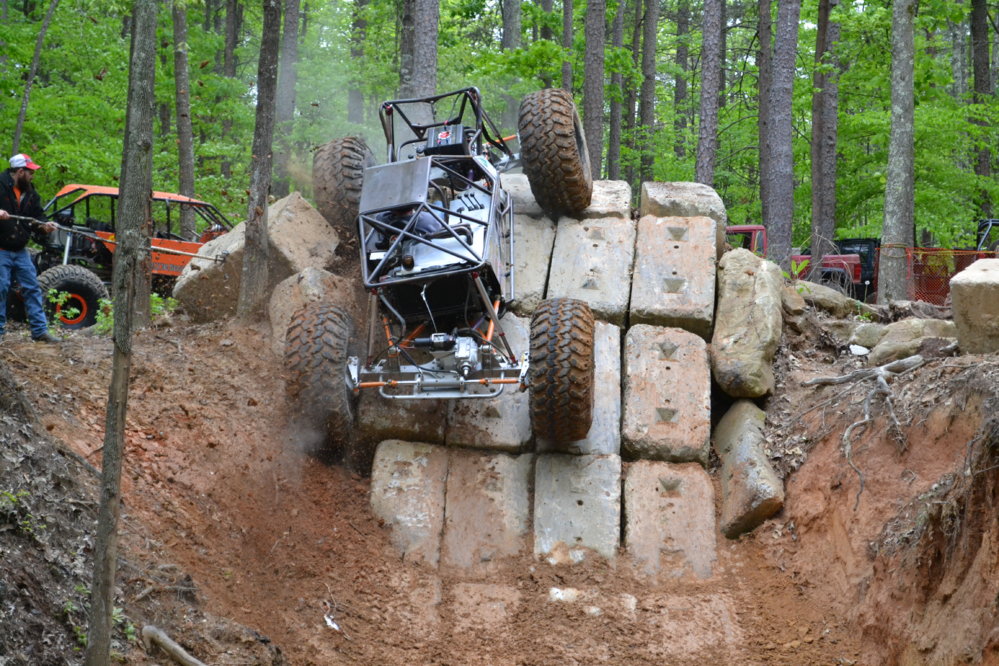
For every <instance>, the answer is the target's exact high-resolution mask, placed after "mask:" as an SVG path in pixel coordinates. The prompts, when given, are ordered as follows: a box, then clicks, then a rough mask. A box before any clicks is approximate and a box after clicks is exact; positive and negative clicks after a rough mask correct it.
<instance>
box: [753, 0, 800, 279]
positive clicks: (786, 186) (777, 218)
mask: <svg viewBox="0 0 999 666" xmlns="http://www.w3.org/2000/svg"><path fill="white" fill-rule="evenodd" d="M800 12H801V1H800V0H778V3H777V32H776V35H775V39H774V49H773V60H772V61H771V64H772V69H771V76H770V96H769V100H768V103H769V106H770V113H769V115H770V124H769V127H768V130H767V133H766V142H767V144H768V152H769V154H770V162H769V164H768V165H767V166H768V169H767V170H766V171H764V170H763V168H762V167H763V165H762V164H761V165H760V166H761V168H760V180H761V182H762V181H767V182H768V183H769V184H768V186H767V191H768V193H769V195H770V201H769V204H770V205H769V206H768V207H767V209H766V211H767V212H768V213H769V217H768V218H767V217H765V218H764V222H763V223H764V224H765V225H766V227H767V232H768V235H769V237H770V243H769V250H768V255H769V257H768V258H769V259H770V260H771V261H773V262H774V263H776V264H777V265H779V266H781V267H782V268H784V269H788V268H790V263H791V224H792V221H793V217H794V153H793V152H792V149H791V140H792V132H793V129H794V128H793V125H792V120H793V118H792V115H791V102H792V97H793V92H794V72H795V55H796V52H797V43H798V16H799V14H800Z"/></svg>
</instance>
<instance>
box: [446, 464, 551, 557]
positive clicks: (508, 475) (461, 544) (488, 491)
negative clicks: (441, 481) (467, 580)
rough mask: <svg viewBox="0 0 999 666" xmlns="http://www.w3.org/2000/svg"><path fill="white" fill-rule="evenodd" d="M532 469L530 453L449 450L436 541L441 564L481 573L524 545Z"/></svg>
mask: <svg viewBox="0 0 999 666" xmlns="http://www.w3.org/2000/svg"><path fill="white" fill-rule="evenodd" d="M533 471H534V456H533V455H523V456H509V455H505V454H502V453H499V454H493V455H489V454H483V453H478V452H475V451H452V452H451V464H450V469H449V471H448V477H447V500H446V506H445V509H444V540H443V543H442V545H441V561H442V562H443V563H444V564H445V565H449V566H454V567H460V568H462V569H464V570H466V572H468V573H483V574H484V573H488V572H489V571H491V570H493V569H495V563H496V562H497V561H498V560H500V559H502V558H504V557H510V556H514V555H518V554H519V553H520V552H521V551H522V550H523V549H524V548H525V547H526V540H525V536H526V535H527V533H528V530H530V527H531V502H530V484H531V475H532V473H533Z"/></svg>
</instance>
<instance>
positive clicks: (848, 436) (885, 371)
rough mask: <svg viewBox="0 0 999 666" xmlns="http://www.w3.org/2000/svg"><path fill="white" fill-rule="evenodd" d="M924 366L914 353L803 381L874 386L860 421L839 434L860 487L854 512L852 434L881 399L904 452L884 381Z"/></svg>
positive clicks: (866, 423)
mask: <svg viewBox="0 0 999 666" xmlns="http://www.w3.org/2000/svg"><path fill="white" fill-rule="evenodd" d="M924 363H926V360H925V359H924V358H923V357H922V356H920V355H919V354H916V355H915V356H909V357H907V358H903V359H899V360H897V361H892V362H891V363H886V364H884V365H879V366H878V367H876V368H863V369H861V370H854V371H853V372H851V373H849V374H846V375H841V376H839V377H815V378H813V379H809V380H808V381H807V382H803V386H831V385H834V384H846V383H855V382H862V381H864V380H867V379H873V380H874V387H873V388H871V390H870V391H869V392H868V393H867V397H866V398H864V418H862V419H860V420H859V421H854V422H853V423H851V424H850V425H849V426H847V428H846V430H844V431H843V438H842V441H843V456H844V457H845V458H846V462H847V464H848V465H849V466H850V468H851V469H852V470H853V471H854V472H855V473H856V474H857V478H858V479H859V481H860V488H859V489H858V490H857V499H856V501H855V502H854V505H853V509H854V511H856V510H857V507H858V506H860V495H861V493H863V492H864V474H863V472H861V471H860V468H858V467H857V466H856V465H855V464H854V462H853V457H852V456H853V442H854V438H853V432H854V431H855V430H857V431H859V432H858V433H857V435H858V436H859V435H861V434H863V432H864V431H865V430H867V427H868V426H869V425H870V424H871V423H873V422H874V418H873V416H872V415H871V405H872V403H873V402H874V398H876V397H877V396H882V399H883V400H884V404H885V409H886V410H887V412H888V417H889V418H890V419H891V423H890V425H889V431H890V432H891V433H892V434H893V435H894V436H895V438H896V440H897V441H898V442H899V444H900V446H901V450H902V451H904V450H905V436H904V435H903V433H902V424H901V423H900V422H899V420H898V416H897V415H896V414H895V406H894V404H893V402H892V398H893V397H894V394H893V393H892V391H891V387H890V386H888V382H889V381H890V380H892V379H894V378H895V377H898V376H899V375H902V374H904V373H906V372H909V371H910V370H915V369H916V368H918V367H920V366H921V365H923V364H924Z"/></svg>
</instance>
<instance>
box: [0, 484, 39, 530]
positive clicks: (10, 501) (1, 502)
mask: <svg viewBox="0 0 999 666" xmlns="http://www.w3.org/2000/svg"><path fill="white" fill-rule="evenodd" d="M30 496H31V495H30V493H28V491H26V490H0V521H4V522H6V521H10V523H12V524H13V525H14V526H15V527H16V528H17V529H18V530H20V531H21V532H23V533H24V534H27V535H32V534H34V533H35V532H37V531H41V530H45V529H47V528H48V525H46V524H45V523H42V522H39V521H38V518H37V517H36V516H34V515H33V514H32V513H31V511H30V509H29V508H28V506H27V503H26V502H25V500H26V499H27V498H28V497H30Z"/></svg>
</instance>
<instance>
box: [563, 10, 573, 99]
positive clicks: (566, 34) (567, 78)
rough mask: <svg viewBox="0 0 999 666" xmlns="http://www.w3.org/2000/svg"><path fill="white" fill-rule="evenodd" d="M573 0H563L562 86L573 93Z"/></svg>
mask: <svg viewBox="0 0 999 666" xmlns="http://www.w3.org/2000/svg"><path fill="white" fill-rule="evenodd" d="M572 47H573V44H572V0H562V49H563V50H564V51H565V55H564V56H563V60H562V88H563V89H564V90H566V91H567V92H568V93H569V94H570V95H571V94H572V60H571V58H572Z"/></svg>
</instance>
